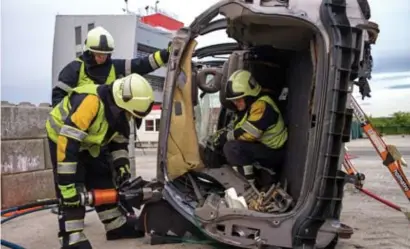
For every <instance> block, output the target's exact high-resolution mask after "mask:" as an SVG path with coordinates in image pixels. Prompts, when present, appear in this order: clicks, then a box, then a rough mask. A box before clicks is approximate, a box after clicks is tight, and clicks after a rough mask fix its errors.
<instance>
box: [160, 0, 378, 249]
mask: <svg viewBox="0 0 410 249" xmlns="http://www.w3.org/2000/svg"><path fill="white" fill-rule="evenodd" d="M364 3H367V2H365V1H357V0H311V1H302V0H287V1H279V0H253V1H252V0H242V1H240V0H223V1H220V2H218V3H216V4H215V5H213V6H211V7H210V8H209V9H207V10H206V11H205V12H203V13H202V14H201V15H199V16H198V17H197V18H196V19H195V20H194V22H193V23H192V24H191V25H190V26H189V27H187V28H184V29H181V30H179V31H178V32H177V34H176V35H175V37H174V38H173V41H172V50H171V55H170V59H169V62H168V69H167V70H168V71H167V76H166V80H165V86H164V97H163V106H162V114H161V115H162V116H161V124H160V132H159V133H160V134H159V145H158V161H157V164H158V165H157V180H159V181H160V182H162V183H163V184H164V190H163V194H164V198H165V200H166V201H167V202H168V203H169V204H170V205H171V206H172V207H173V208H174V209H175V210H177V212H178V213H179V214H180V215H182V216H183V217H184V218H185V219H186V220H187V221H189V222H190V223H191V224H193V225H194V226H196V227H197V228H199V229H200V230H201V232H203V233H204V234H205V235H207V236H208V237H210V238H212V239H214V240H216V241H219V242H221V243H224V244H229V245H232V246H236V247H240V248H275V247H279V248H334V246H335V245H336V243H337V239H338V232H337V229H336V228H335V227H337V225H340V223H339V218H340V213H341V208H342V207H341V204H342V200H343V187H344V184H345V175H346V174H345V173H344V172H343V171H342V170H341V162H342V160H343V154H342V153H343V147H344V145H343V143H345V142H348V141H349V139H350V122H351V118H352V110H351V109H349V108H350V107H349V98H350V93H351V91H352V88H353V83H354V81H355V80H356V79H357V78H360V77H362V78H363V77H364V78H366V73H367V72H368V71H369V64H371V61H369V58H371V56H370V55H369V53H368V52H366V51H367V50H368V49H367V48H369V47H370V44H372V43H374V42H375V40H376V38H377V34H378V28H377V24H375V23H372V22H369V21H368V19H369V11H370V9H369V8H368V5H366V4H365V5H364ZM217 15H222V16H224V18H223V19H218V20H213V19H214V18H215V17H216V16H217ZM216 30H226V33H227V35H228V37H230V38H233V39H234V40H235V41H236V43H232V44H220V45H214V46H210V47H206V48H202V49H196V46H197V41H196V38H197V37H199V36H204V35H206V34H208V33H210V32H214V31H216ZM221 54H225V55H229V57H228V58H227V59H226V60H222V61H206V62H203V63H201V61H200V60H201V58H204V57H207V56H215V55H221ZM194 58H197V61H194ZM198 60H199V61H198ZM199 64H201V66H198V65H199ZM370 68H371V67H370ZM238 69H247V70H249V71H251V72H258V73H257V75H259V79H257V80H258V81H259V82H260V84H261V85H262V87H263V89H265V90H266V91H268V92H269V91H270V92H273V96H276V101H278V102H280V104H279V105H280V108H281V111H282V113H284V116H285V117H286V125H287V127H288V134H289V136H288V142H287V145H286V156H285V160H284V162H283V165H282V170H281V172H280V175H279V176H278V177H277V179H278V180H277V181H275V183H273V184H272V186H268V188H267V189H268V190H267V191H262V190H261V189H255V188H254V187H253V186H252V184H250V183H249V182H248V181H247V180H246V179H245V178H244V177H243V176H241V175H240V174H238V173H237V172H236V171H235V170H233V169H232V168H231V167H229V165H226V164H225V163H224V162H223V155H222V156H221V155H220V154H218V153H217V152H215V151H214V150H213V149H212V146H211V145H210V144H209V143H208V142H207V141H208V140H207V138H208V137H209V135H211V134H205V136H204V135H203V134H201V135H200V134H199V130H201V129H200V126H201V125H203V124H204V123H205V122H207V121H205V122H204V120H202V122H201V115H200V113H198V111H197V108H196V106H197V105H200V101H199V100H198V88H199V89H200V90H201V91H202V94H201V97H203V96H204V95H207V94H212V93H219V100H220V102H221V108H220V110H219V118H218V123H217V129H219V128H222V127H224V126H225V125H227V124H228V123H229V122H230V119H231V114H232V111H231V109H232V106H230V105H231V104H230V103H229V102H228V101H226V100H225V97H224V95H225V90H226V89H225V87H226V82H227V79H228V77H229V76H230V75H231V74H232V73H233V72H234V71H236V70H238ZM209 75H211V80H209V79H210V78H209V77H208V76H209ZM198 127H199V128H198ZM202 130H203V129H202ZM205 130H206V129H205ZM213 153H216V154H213ZM210 155H211V156H210ZM213 155H215V156H213ZM221 157H222V159H221ZM274 174H275V173H274ZM279 186H282V187H279ZM232 190H234V192H235V193H236V194H237V196H239V197H238V198H236V197H232V195H230V196H227V195H228V193H230V191H232ZM261 196H262V198H261ZM266 197H267V198H266ZM235 198H236V199H235ZM233 199H235V200H241V202H244V203H245V204H244V205H243V206H241V207H233V206H232V203H231V205H230V203H229V202H231V201H234V200H233ZM258 200H260V202H258ZM251 203H253V205H251ZM255 203H258V205H256V204H255ZM268 207H271V208H268Z"/></svg>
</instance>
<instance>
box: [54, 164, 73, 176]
mask: <svg viewBox="0 0 410 249" xmlns="http://www.w3.org/2000/svg"><path fill="white" fill-rule="evenodd" d="M76 172H77V163H62V162H60V163H58V164H57V174H61V175H66V174H75V173H76Z"/></svg>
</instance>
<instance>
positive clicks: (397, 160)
mask: <svg viewBox="0 0 410 249" xmlns="http://www.w3.org/2000/svg"><path fill="white" fill-rule="evenodd" d="M351 101H352V102H351V108H353V113H354V114H355V116H356V117H357V119H358V120H359V122H360V124H361V127H362V128H363V131H364V133H365V134H366V135H367V137H368V138H369V139H370V142H371V143H372V145H373V147H374V148H375V149H376V151H377V153H378V154H379V155H380V157H381V159H382V160H383V164H384V165H385V166H387V168H388V169H389V171H390V173H391V174H392V175H393V177H394V179H395V180H396V181H397V183H398V184H399V185H400V187H401V189H402V190H403V192H404V194H405V195H406V197H407V199H408V200H409V201H410V184H409V181H408V180H407V177H406V175H405V174H404V171H403V169H402V166H407V164H406V162H405V161H404V159H403V156H402V155H401V154H400V152H399V151H398V150H397V148H396V146H394V145H386V143H385V142H384V141H383V139H382V138H381V136H380V135H379V134H378V132H377V131H376V130H375V129H374V127H373V126H372V124H371V123H370V120H369V119H368V117H367V116H366V114H365V113H364V111H363V110H362V108H361V107H360V106H359V104H358V103H357V101H356V100H355V99H354V98H352V100H351ZM345 150H346V152H347V148H346V147H345ZM343 166H344V168H345V170H346V172H347V174H348V176H347V182H349V183H352V184H353V185H354V186H355V187H356V189H358V190H359V191H360V192H362V193H364V194H366V195H368V196H370V197H372V198H373V199H376V200H378V201H380V202H381V203H383V204H385V205H387V206H389V207H391V208H393V209H395V210H397V211H399V212H402V213H404V215H405V216H406V218H407V219H409V220H410V211H408V210H406V209H405V208H402V207H400V206H398V205H396V204H394V203H392V202H390V201H388V200H385V199H383V198H381V197H379V196H377V195H375V194H374V193H372V192H370V191H368V190H366V189H364V188H363V181H364V180H365V175H364V174H362V173H359V172H358V171H357V169H356V168H355V167H354V165H353V163H352V162H351V160H350V158H349V156H348V155H347V154H345V156H344V161H343Z"/></svg>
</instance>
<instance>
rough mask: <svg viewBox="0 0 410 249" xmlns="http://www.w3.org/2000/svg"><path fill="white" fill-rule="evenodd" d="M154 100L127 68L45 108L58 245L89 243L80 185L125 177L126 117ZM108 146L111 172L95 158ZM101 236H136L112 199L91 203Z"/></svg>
mask: <svg viewBox="0 0 410 249" xmlns="http://www.w3.org/2000/svg"><path fill="white" fill-rule="evenodd" d="M153 104H154V95H153V90H152V88H151V85H150V84H149V83H148V82H147V80H145V79H144V78H143V77H142V76H140V75H138V74H131V75H129V76H127V77H124V78H121V79H118V80H116V81H114V82H113V83H112V84H103V85H96V84H85V85H82V86H79V87H76V88H74V89H73V90H72V91H70V93H68V94H67V95H66V96H65V97H64V98H63V100H62V101H61V102H60V103H59V104H58V105H57V106H56V107H54V109H53V110H52V111H51V113H50V117H49V118H48V120H47V123H46V129H47V135H48V140H49V147H50V155H51V160H52V164H53V170H54V179H55V185H56V193H57V197H58V198H59V199H60V200H61V202H60V203H61V204H60V205H59V216H58V217H59V218H58V219H59V238H60V242H61V243H62V247H61V248H63V249H68V248H70V249H89V248H92V247H91V244H90V242H89V241H88V240H87V238H86V236H85V235H84V233H83V229H84V216H85V207H84V206H81V205H80V199H79V198H80V193H81V191H84V189H86V190H91V189H113V188H115V187H116V186H118V185H120V184H121V183H122V182H124V181H125V180H127V179H129V178H130V176H131V173H130V161H129V158H128V143H129V141H128V139H129V136H130V129H129V121H130V120H131V119H132V118H139V119H142V118H144V117H145V116H146V115H148V114H149V113H150V111H151V109H152V106H153ZM102 147H106V148H108V150H109V152H110V153H111V155H112V158H113V162H112V163H113V169H114V172H116V176H117V177H116V178H115V182H114V181H113V174H112V173H113V170H112V169H111V168H108V167H106V165H105V164H98V163H96V161H94V160H93V159H95V158H98V157H99V154H100V153H101V148H102ZM95 210H96V211H97V214H98V216H99V218H100V220H101V222H102V223H103V224H104V226H105V230H106V238H107V240H115V239H120V238H135V237H140V236H142V235H143V234H142V235H141V232H140V231H139V230H138V228H136V227H135V222H131V220H130V219H128V217H127V216H126V215H124V212H123V210H122V209H121V208H120V207H119V205H118V204H105V205H101V206H96V207H95Z"/></svg>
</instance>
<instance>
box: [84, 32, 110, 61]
mask: <svg viewBox="0 0 410 249" xmlns="http://www.w3.org/2000/svg"><path fill="white" fill-rule="evenodd" d="M84 50H88V51H91V52H95V53H101V54H111V53H112V52H113V51H114V38H113V37H112V35H111V34H110V32H108V31H107V30H106V29H104V28H103V27H95V28H93V29H92V30H90V31H88V34H87V39H86V40H85V46H84Z"/></svg>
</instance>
